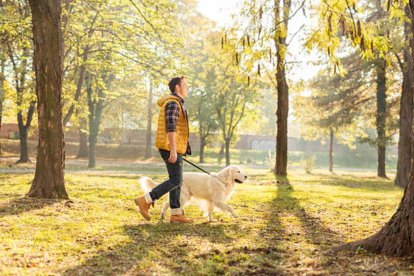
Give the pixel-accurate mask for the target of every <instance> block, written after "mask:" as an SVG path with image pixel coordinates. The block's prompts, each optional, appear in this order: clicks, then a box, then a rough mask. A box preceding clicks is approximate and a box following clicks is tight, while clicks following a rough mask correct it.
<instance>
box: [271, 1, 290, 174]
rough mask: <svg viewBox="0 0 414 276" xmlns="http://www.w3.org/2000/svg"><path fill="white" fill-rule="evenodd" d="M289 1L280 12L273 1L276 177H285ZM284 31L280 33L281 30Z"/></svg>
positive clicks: (286, 157)
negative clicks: (275, 66) (286, 65)
mask: <svg viewBox="0 0 414 276" xmlns="http://www.w3.org/2000/svg"><path fill="white" fill-rule="evenodd" d="M290 7H291V1H290V0H287V1H283V9H282V11H281V10H280V0H275V8H274V9H275V39H274V40H275V46H276V49H277V51H276V61H277V62H276V65H277V68H276V83H277V111H276V116H277V134H276V166H275V174H276V176H286V175H287V162H288V154H287V153H288V115H289V87H288V84H287V81H286V67H285V59H286V50H287V43H286V35H287V32H288V21H289V14H290ZM282 28H283V29H284V31H283V32H282V30H281V29H282Z"/></svg>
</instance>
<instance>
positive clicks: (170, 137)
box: [167, 132, 177, 164]
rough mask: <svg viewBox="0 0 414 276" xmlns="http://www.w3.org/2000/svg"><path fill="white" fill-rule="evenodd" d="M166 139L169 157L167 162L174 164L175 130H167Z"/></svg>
mask: <svg viewBox="0 0 414 276" xmlns="http://www.w3.org/2000/svg"><path fill="white" fill-rule="evenodd" d="M167 136H168V141H169V142H170V157H169V158H168V162H170V163H171V164H174V163H175V161H177V143H176V142H175V141H176V136H177V133H176V132H168V134H167Z"/></svg>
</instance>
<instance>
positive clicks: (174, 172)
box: [145, 151, 183, 212]
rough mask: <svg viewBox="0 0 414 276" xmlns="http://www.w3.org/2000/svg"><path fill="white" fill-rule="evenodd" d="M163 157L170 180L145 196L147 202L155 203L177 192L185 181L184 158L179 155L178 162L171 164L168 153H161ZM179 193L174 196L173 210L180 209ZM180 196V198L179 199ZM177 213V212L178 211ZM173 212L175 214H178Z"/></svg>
mask: <svg viewBox="0 0 414 276" xmlns="http://www.w3.org/2000/svg"><path fill="white" fill-rule="evenodd" d="M160 154H161V157H162V158H163V159H164V161H165V164H166V167H167V171H168V177H169V179H168V180H166V181H164V182H163V183H161V184H160V185H158V186H157V187H155V188H154V189H152V191H151V192H149V193H148V194H146V195H145V198H146V200H147V202H152V201H155V200H157V199H159V198H161V197H162V196H163V195H164V194H166V193H168V192H170V191H172V190H176V189H177V188H180V186H181V184H182V179H183V158H182V156H181V154H178V155H177V161H176V162H175V163H174V164H171V163H169V162H168V161H167V160H168V158H169V156H170V153H169V152H168V151H160ZM179 191H180V190H178V192H174V194H175V195H174V196H173V198H172V202H173V206H174V207H172V206H170V207H171V209H176V208H180V194H179ZM177 196H178V197H177ZM170 202H171V194H170ZM176 211H177V210H176ZM176 211H173V212H176Z"/></svg>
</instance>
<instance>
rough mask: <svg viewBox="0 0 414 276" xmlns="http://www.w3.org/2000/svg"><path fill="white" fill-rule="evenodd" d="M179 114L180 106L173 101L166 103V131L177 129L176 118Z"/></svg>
mask: <svg viewBox="0 0 414 276" xmlns="http://www.w3.org/2000/svg"><path fill="white" fill-rule="evenodd" d="M179 115H180V107H179V106H178V104H177V103H176V102H175V101H171V102H169V103H167V105H166V106H165V125H166V126H167V133H168V132H176V131H177V120H178V116H179Z"/></svg>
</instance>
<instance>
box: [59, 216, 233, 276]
mask: <svg viewBox="0 0 414 276" xmlns="http://www.w3.org/2000/svg"><path fill="white" fill-rule="evenodd" d="M235 228H237V225H234V224H231V225H229V224H226V225H222V224H214V223H212V224H210V223H201V224H185V225H182V224H169V223H164V222H158V223H156V224H150V223H149V224H130V225H124V232H125V234H127V235H128V236H129V238H130V242H129V243H128V244H122V245H119V246H116V247H115V248H109V250H107V251H104V252H101V253H99V254H97V255H94V256H92V257H91V258H89V259H87V260H86V261H85V262H83V263H82V264H79V265H77V266H75V267H72V268H69V269H67V270H65V271H63V273H62V274H63V275H84V274H91V275H92V274H93V275H95V274H104V275H108V274H123V273H127V272H129V273H132V274H137V273H142V272H143V271H142V270H141V269H142V268H141V267H140V266H139V262H140V261H141V260H143V259H144V258H145V257H146V256H147V255H148V254H152V253H153V252H151V251H152V250H155V251H156V254H158V255H160V256H159V257H158V258H157V260H159V261H160V262H161V265H162V266H163V267H165V268H166V269H168V270H169V271H173V272H174V273H181V272H183V270H184V269H183V267H182V264H183V263H185V266H186V267H185V270H186V271H197V270H196V269H197V268H196V267H194V268H191V266H192V265H193V264H192V263H191V262H188V259H187V258H186V257H187V255H188V253H189V252H191V251H192V248H191V247H192V246H194V245H192V244H190V243H187V238H188V237H197V238H200V239H207V240H209V241H210V242H211V243H215V244H217V243H221V244H226V243H230V242H232V241H233V238H232V237H230V236H228V235H227V234H226V230H232V231H234V230H235ZM197 246H199V245H197ZM163 259H169V262H162V260H163ZM152 272H153V271H152ZM148 273H150V272H148Z"/></svg>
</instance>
